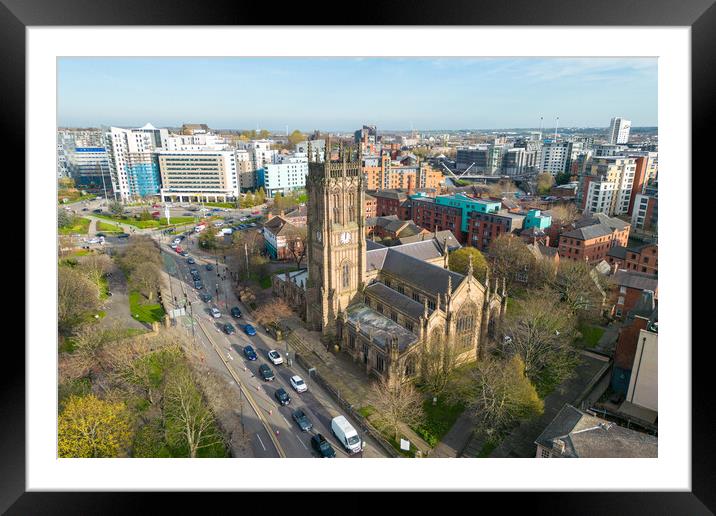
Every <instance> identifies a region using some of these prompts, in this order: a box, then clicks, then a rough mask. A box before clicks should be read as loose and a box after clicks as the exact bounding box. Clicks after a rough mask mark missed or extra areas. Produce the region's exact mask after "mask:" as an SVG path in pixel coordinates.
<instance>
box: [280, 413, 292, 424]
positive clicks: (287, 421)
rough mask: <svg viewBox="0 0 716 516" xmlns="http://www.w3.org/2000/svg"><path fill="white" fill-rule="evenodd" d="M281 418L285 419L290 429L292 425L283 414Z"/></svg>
mask: <svg viewBox="0 0 716 516" xmlns="http://www.w3.org/2000/svg"><path fill="white" fill-rule="evenodd" d="M281 417H282V418H283V420H284V421H286V424H287V425H288V426H289V427H290V426H291V423H289V422H288V419H286V418H285V417H284V416H283V414H281Z"/></svg>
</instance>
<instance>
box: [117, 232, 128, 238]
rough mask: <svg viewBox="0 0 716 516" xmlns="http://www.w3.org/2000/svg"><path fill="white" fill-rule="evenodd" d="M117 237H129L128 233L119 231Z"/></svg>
mask: <svg viewBox="0 0 716 516" xmlns="http://www.w3.org/2000/svg"><path fill="white" fill-rule="evenodd" d="M117 238H129V233H120V234H119V235H117Z"/></svg>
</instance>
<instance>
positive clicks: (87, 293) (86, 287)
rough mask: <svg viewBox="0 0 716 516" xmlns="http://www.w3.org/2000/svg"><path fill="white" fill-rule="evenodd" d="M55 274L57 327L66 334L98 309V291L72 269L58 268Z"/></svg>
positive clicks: (82, 275)
mask: <svg viewBox="0 0 716 516" xmlns="http://www.w3.org/2000/svg"><path fill="white" fill-rule="evenodd" d="M57 273H58V275H57V326H58V329H59V331H60V333H63V334H68V333H69V332H71V331H72V330H73V329H74V328H75V327H77V326H78V325H79V324H80V323H82V322H83V321H84V319H85V318H86V317H87V315H88V314H89V313H91V312H92V311H94V310H97V309H98V308H99V305H100V300H99V289H98V288H97V285H95V284H93V283H92V282H91V281H90V280H89V279H88V278H87V277H86V276H85V275H84V274H82V273H81V272H79V271H77V270H74V269H73V268H72V267H67V266H60V267H59V268H58V270H57Z"/></svg>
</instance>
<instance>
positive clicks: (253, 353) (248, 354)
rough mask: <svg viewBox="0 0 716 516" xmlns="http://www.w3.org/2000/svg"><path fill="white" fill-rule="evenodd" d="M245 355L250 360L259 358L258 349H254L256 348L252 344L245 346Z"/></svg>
mask: <svg viewBox="0 0 716 516" xmlns="http://www.w3.org/2000/svg"><path fill="white" fill-rule="evenodd" d="M244 356H246V358H248V359H249V360H256V359H257V358H258V356H257V355H256V351H254V348H252V347H251V346H244Z"/></svg>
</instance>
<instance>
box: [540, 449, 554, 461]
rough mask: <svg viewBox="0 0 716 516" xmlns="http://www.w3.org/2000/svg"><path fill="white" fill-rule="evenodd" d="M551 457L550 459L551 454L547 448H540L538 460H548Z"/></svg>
mask: <svg viewBox="0 0 716 516" xmlns="http://www.w3.org/2000/svg"><path fill="white" fill-rule="evenodd" d="M551 457H552V452H550V451H549V450H548V449H547V448H542V453H540V458H542V459H549V458H551Z"/></svg>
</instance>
